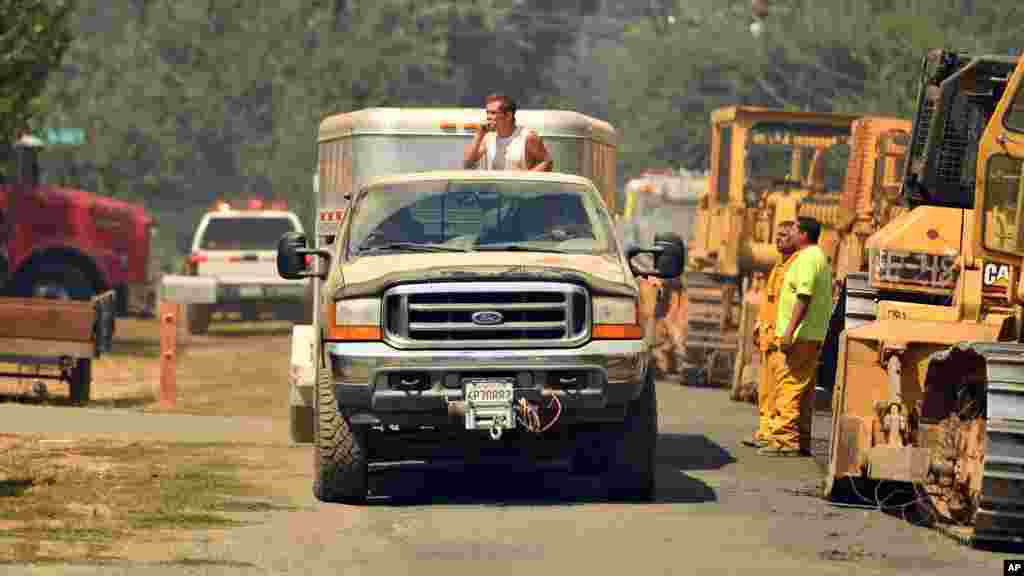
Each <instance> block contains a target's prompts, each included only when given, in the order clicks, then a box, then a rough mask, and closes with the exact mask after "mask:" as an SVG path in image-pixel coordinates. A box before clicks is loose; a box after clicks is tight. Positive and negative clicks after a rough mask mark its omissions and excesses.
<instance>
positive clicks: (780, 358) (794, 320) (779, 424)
mask: <svg viewBox="0 0 1024 576" xmlns="http://www.w3.org/2000/svg"><path fill="white" fill-rule="evenodd" d="M795 236H796V238H795V240H796V249H797V254H796V256H795V257H794V259H793V262H792V263H791V264H790V266H789V268H788V269H787V270H786V274H785V276H784V278H783V281H782V289H781V291H780V292H779V303H778V312H777V316H776V321H775V330H776V332H775V334H776V336H778V338H779V343H778V346H779V349H778V351H776V352H773V353H772V354H771V355H770V356H769V358H768V369H769V370H771V371H772V373H773V374H774V376H775V381H776V383H777V392H776V396H775V410H774V416H773V417H772V419H771V424H770V429H771V432H770V434H769V438H768V443H767V445H766V446H764V447H762V448H761V449H760V450H759V451H758V453H759V454H764V455H769V456H798V455H803V456H810V455H811V420H812V418H813V410H814V384H815V382H814V380H815V377H816V376H817V368H818V355H819V354H820V352H821V343H822V341H824V340H825V334H826V333H827V332H828V322H829V317H830V316H831V315H832V267H831V266H830V265H829V262H828V257H827V256H826V255H825V252H824V251H823V250H822V249H821V247H819V246H818V238H819V236H821V224H819V223H818V221H817V220H814V219H813V218H806V217H800V218H798V219H797V225H796V234H795Z"/></svg>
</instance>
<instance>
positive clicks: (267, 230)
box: [199, 216, 295, 250]
mask: <svg viewBox="0 0 1024 576" xmlns="http://www.w3.org/2000/svg"><path fill="white" fill-rule="evenodd" d="M294 230H295V226H294V224H293V223H292V221H291V219H289V218H284V217H279V216H275V217H270V218H252V217H246V218H242V217H238V218H232V217H224V216H218V217H216V218H210V220H209V221H208V222H207V223H206V230H204V231H203V238H202V240H201V241H200V243H199V248H200V249H201V250H277V241H278V240H279V239H280V238H281V236H283V235H284V233H285V232H292V231H294Z"/></svg>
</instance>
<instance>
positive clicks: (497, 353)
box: [277, 109, 684, 502]
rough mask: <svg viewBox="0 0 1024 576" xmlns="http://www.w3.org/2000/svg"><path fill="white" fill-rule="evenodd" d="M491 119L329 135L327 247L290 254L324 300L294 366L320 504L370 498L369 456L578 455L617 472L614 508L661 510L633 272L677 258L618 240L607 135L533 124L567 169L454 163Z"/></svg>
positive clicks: (418, 114) (444, 119)
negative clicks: (652, 506)
mask: <svg viewBox="0 0 1024 576" xmlns="http://www.w3.org/2000/svg"><path fill="white" fill-rule="evenodd" d="M482 116H483V113H482V111H481V110H468V109H370V110H363V111H356V112H353V113H349V114H342V115H338V116H334V117H329V118H327V119H325V120H324V121H323V122H322V123H321V127H320V167H321V171H320V175H319V178H318V190H319V193H318V196H319V198H318V204H319V214H320V218H319V220H318V230H317V243H316V244H315V245H314V246H313V247H312V248H307V239H306V238H305V236H304V235H302V234H299V233H294V232H292V233H288V234H285V235H284V236H283V237H282V238H281V240H280V243H279V244H278V256H277V257H278V271H279V273H280V274H281V275H282V276H283V277H285V278H311V279H312V280H313V283H314V286H315V294H316V298H315V300H316V302H317V309H316V311H315V314H314V322H313V325H312V326H309V327H305V326H296V327H295V331H294V332H293V361H292V370H291V373H292V375H293V378H294V380H293V382H292V386H291V390H292V394H291V404H292V409H293V410H292V423H293V428H292V434H293V440H299V441H302V440H307V439H308V441H311V442H312V443H313V446H314V451H315V462H316V464H315V469H314V470H315V477H314V485H313V487H314V493H315V495H316V496H317V498H319V499H320V500H323V501H328V502H362V501H364V499H365V497H366V488H367V484H366V474H367V467H368V464H369V461H370V460H371V459H380V460H396V459H397V460H408V459H410V458H414V459H426V460H433V459H444V458H447V457H454V458H457V459H463V458H465V457H466V456H467V455H469V454H481V453H486V452H489V451H491V450H498V451H501V450H507V451H511V452H512V453H514V454H518V455H519V456H525V457H527V458H529V459H548V458H558V457H559V456H560V455H561V456H565V455H569V456H570V458H571V461H572V462H573V464H574V468H576V469H586V470H595V471H600V472H602V473H605V474H606V475H607V478H608V480H609V483H608V486H609V491H610V493H611V494H612V495H613V497H620V498H625V499H641V500H642V499H648V498H650V497H651V496H652V495H653V490H654V454H655V453H654V450H655V440H656V437H657V401H656V397H655V389H654V379H653V370H652V368H651V348H652V344H653V342H652V341H651V339H650V335H651V334H652V331H651V330H649V329H648V328H647V326H646V324H649V323H650V321H651V320H653V319H652V318H650V317H649V316H647V315H645V313H644V308H645V302H644V300H643V297H642V292H641V290H640V287H639V283H638V281H637V278H638V277H642V276H657V277H666V278H668V277H675V276H677V275H678V274H679V273H680V272H681V270H682V266H683V258H684V256H683V251H682V249H681V246H679V245H678V244H676V243H672V242H662V243H658V244H656V245H654V246H644V247H641V246H629V247H627V246H623V245H622V244H621V243H620V242H619V240H618V239H617V238H616V234H615V228H614V226H613V223H612V222H613V218H612V212H613V206H614V198H615V191H614V184H615V180H614V165H615V164H614V150H615V144H616V142H615V133H614V130H613V129H612V128H611V126H610V125H608V124H606V123H603V122H601V121H598V120H596V119H592V118H589V117H586V116H584V115H581V114H577V113H573V112H565V111H536V110H534V111H530V110H520V111H518V112H517V114H516V117H517V123H519V124H522V125H525V126H528V127H529V128H531V129H534V130H536V131H537V132H538V133H539V134H540V135H541V137H542V138H544V139H545V144H546V146H547V147H548V149H549V151H550V152H551V154H552V156H553V158H554V162H555V168H554V170H556V172H554V173H543V172H519V171H478V170H463V169H461V168H460V169H453V168H456V167H460V166H461V163H462V153H463V149H464V147H465V145H466V144H467V143H468V142H469V141H470V139H471V138H472V131H473V129H474V128H472V127H470V128H467V126H473V125H474V123H478V122H480V121H482ZM559 170H562V172H558V171H559ZM680 244H681V243H680ZM307 257H314V258H315V259H316V260H315V261H314V262H313V263H311V264H309V265H307V263H306V258H307Z"/></svg>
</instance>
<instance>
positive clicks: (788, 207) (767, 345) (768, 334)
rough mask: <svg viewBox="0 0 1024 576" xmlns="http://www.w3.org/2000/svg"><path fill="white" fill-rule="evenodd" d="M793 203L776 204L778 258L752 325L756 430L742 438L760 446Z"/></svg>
mask: <svg viewBox="0 0 1024 576" xmlns="http://www.w3.org/2000/svg"><path fill="white" fill-rule="evenodd" d="M795 208H796V206H795V204H793V203H781V204H780V205H778V206H776V217H777V218H778V224H777V226H776V232H775V248H776V250H778V251H779V258H778V260H776V262H775V266H773V267H772V270H771V272H770V273H769V274H768V280H767V282H765V286H764V291H763V292H762V293H761V294H762V296H761V305H760V307H759V309H758V313H757V323H756V324H755V325H754V345H755V346H756V347H757V349H758V350H760V352H761V369H760V370H759V372H760V374H759V375H758V382H757V414H758V423H757V431H756V432H754V434H753V436H752V437H751V438H750V439H748V440H744V441H743V443H744V444H746V445H747V446H754V447H758V448H760V447H762V446H765V445H767V443H768V439H769V436H770V435H771V419H772V418H773V417H774V414H775V392H776V382H775V375H774V374H773V373H772V371H771V369H770V367H769V365H768V356H770V355H771V353H772V352H774V351H777V350H778V344H777V343H778V340H779V339H778V337H777V336H776V335H775V318H776V316H777V315H778V314H777V313H778V304H779V291H780V290H781V288H782V280H783V278H785V274H786V270H787V269H789V265H790V264H792V262H793V257H794V255H795V253H796V234H794V230H795V228H796V210H795Z"/></svg>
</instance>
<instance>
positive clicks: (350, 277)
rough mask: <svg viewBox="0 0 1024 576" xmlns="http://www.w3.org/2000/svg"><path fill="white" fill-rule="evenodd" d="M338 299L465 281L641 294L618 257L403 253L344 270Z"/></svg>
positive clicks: (363, 260)
mask: <svg viewBox="0 0 1024 576" xmlns="http://www.w3.org/2000/svg"><path fill="white" fill-rule="evenodd" d="M341 276H342V279H343V283H342V284H341V286H339V288H338V290H337V291H336V292H335V297H336V298H351V297H354V296H367V295H374V294H379V293H381V292H383V291H384V290H387V289H388V288H389V287H391V286H392V285H395V284H399V283H411V282H445V281H465V280H533V281H563V282H564V281H569V282H576V283H582V284H586V285H587V286H588V287H589V288H590V289H591V290H592V291H593V292H596V293H603V294H611V295H620V296H631V297H632V296H636V295H637V289H636V284H635V282H634V281H633V279H632V274H630V273H629V272H628V271H627V270H625V269H624V267H623V265H622V264H621V263H620V261H619V259H618V258H614V257H605V256H591V255H586V254H553V253H545V252H532V253H531V252H467V253H462V252H451V253H430V254H423V253H415V254H410V253H403V254H384V255H379V256H363V257H361V258H359V259H357V260H355V261H352V262H349V263H346V264H345V265H344V266H342V268H341Z"/></svg>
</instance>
